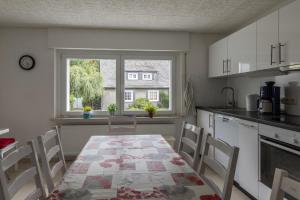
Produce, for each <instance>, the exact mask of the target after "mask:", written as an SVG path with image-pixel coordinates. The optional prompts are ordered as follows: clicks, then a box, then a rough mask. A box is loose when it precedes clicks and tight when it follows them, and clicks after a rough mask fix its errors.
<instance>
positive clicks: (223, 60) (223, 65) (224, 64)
mask: <svg viewBox="0 0 300 200" xmlns="http://www.w3.org/2000/svg"><path fill="white" fill-rule="evenodd" d="M223 74H225V60H223Z"/></svg>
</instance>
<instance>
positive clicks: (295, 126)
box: [196, 106, 300, 132]
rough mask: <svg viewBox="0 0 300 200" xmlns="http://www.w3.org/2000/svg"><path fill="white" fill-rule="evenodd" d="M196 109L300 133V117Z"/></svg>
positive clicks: (210, 108)
mask: <svg viewBox="0 0 300 200" xmlns="http://www.w3.org/2000/svg"><path fill="white" fill-rule="evenodd" d="M196 109H200V110H206V111H209V112H213V113H218V114H223V115H227V116H231V117H235V118H239V119H244V120H249V121H253V122H257V123H262V124H267V125H270V126H276V127H279V128H284V129H288V130H292V131H297V132H300V117H299V116H292V115H286V114H281V115H271V114H260V113H259V112H257V111H254V112H249V111H246V109H242V108H238V109H230V108H226V109H224V108H218V107H202V106H196Z"/></svg>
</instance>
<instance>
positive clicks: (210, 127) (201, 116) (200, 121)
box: [197, 109, 215, 157]
mask: <svg viewBox="0 0 300 200" xmlns="http://www.w3.org/2000/svg"><path fill="white" fill-rule="evenodd" d="M214 125H215V123H214V113H212V112H208V111H206V110H200V109H197V126H199V127H201V128H203V133H205V134H207V133H210V134H211V135H212V137H214ZM202 145H203V144H202ZM209 155H210V156H212V157H213V156H214V150H213V148H210V150H209Z"/></svg>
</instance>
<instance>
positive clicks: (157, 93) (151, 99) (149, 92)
mask: <svg viewBox="0 0 300 200" xmlns="http://www.w3.org/2000/svg"><path fill="white" fill-rule="evenodd" d="M151 93H156V99H153V98H150V97H151ZM147 98H148V100H149V101H152V102H158V101H159V90H147Z"/></svg>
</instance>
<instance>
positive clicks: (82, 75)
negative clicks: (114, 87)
mask: <svg viewBox="0 0 300 200" xmlns="http://www.w3.org/2000/svg"><path fill="white" fill-rule="evenodd" d="M102 95H103V76H102V73H101V72H100V61H99V60H92V59H91V60H88V59H73V60H71V61H70V96H74V97H75V98H83V104H84V105H83V106H91V107H94V105H95V104H99V102H98V101H99V100H100V101H101V97H102ZM72 103H74V99H73V98H70V104H71V107H72Z"/></svg>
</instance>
